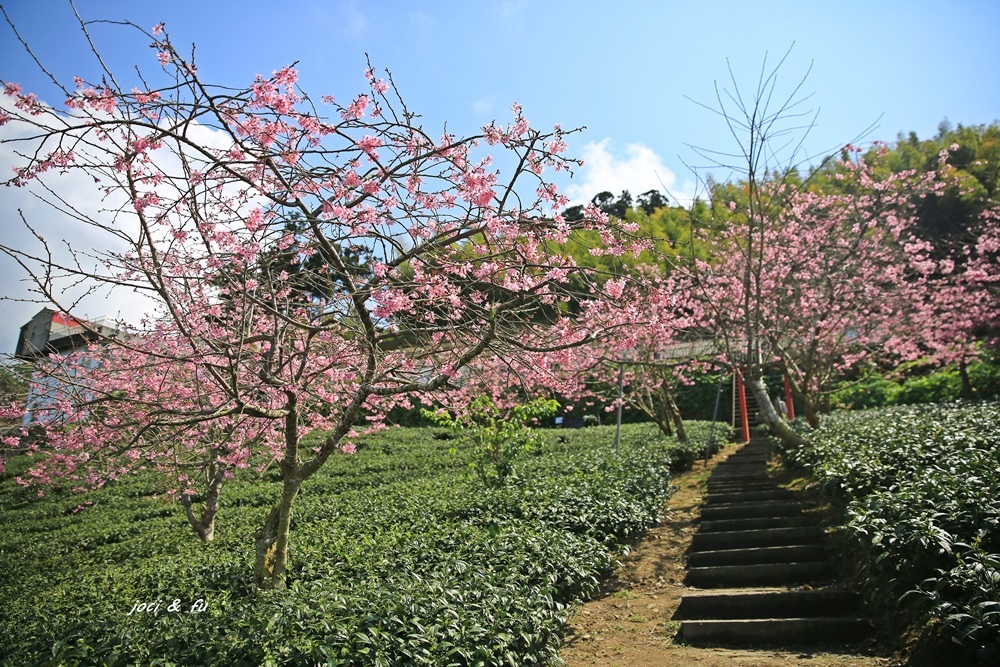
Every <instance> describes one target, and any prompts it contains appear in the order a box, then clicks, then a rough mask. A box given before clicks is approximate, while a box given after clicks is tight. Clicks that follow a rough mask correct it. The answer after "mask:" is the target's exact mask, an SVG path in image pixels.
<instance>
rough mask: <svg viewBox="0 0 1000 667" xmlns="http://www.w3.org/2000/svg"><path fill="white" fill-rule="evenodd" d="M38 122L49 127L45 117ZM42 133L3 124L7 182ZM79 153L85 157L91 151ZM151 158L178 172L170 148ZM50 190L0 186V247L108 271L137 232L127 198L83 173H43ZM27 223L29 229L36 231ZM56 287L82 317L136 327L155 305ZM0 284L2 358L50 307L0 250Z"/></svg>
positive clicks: (115, 293) (211, 137)
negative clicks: (109, 259)
mask: <svg viewBox="0 0 1000 667" xmlns="http://www.w3.org/2000/svg"><path fill="white" fill-rule="evenodd" d="M12 102H13V100H12V99H11V98H9V97H7V96H6V95H3V94H0V108H3V109H7V110H10V109H12V108H13V104H12ZM39 122H44V117H40V118H39ZM38 129H39V128H30V127H28V126H26V125H25V124H23V123H20V122H18V121H11V122H9V123H7V124H6V125H3V126H0V174H4V176H3V178H4V179H6V178H7V176H6V175H7V174H12V173H13V168H14V167H15V166H21V165H23V164H25V159H24V158H23V157H21V156H20V155H30V154H32V153H33V152H34V150H35V148H36V147H37V144H38V142H37V140H34V139H32V138H31V137H33V136H34V135H37V134H38ZM188 129H189V136H190V137H191V138H192V139H194V140H196V141H197V142H199V144H200V145H202V146H205V147H209V148H217V149H225V148H228V147H229V146H231V145H232V140H231V139H230V138H229V137H227V136H226V135H225V134H224V133H222V132H219V131H216V130H213V129H212V128H209V127H206V126H203V125H197V124H194V125H192V126H190V127H189V128H188ZM80 150H82V151H84V152H86V149H85V148H81V149H80ZM18 153H20V155H18ZM152 155H153V157H154V160H155V161H156V163H157V165H158V166H159V167H160V168H162V169H164V170H165V171H166V172H167V173H176V172H177V171H178V170H179V165H180V160H179V158H178V156H177V155H174V154H171V153H170V152H169V151H166V150H165V149H164V150H161V151H155V152H154V153H153V154H152ZM189 160H191V161H192V163H193V164H195V165H197V164H198V159H197V158H196V157H194V156H189ZM107 184H110V183H107ZM44 186H46V187H43V183H41V182H34V181H33V182H30V183H29V184H27V185H26V186H25V187H21V188H14V187H7V188H4V187H3V186H2V185H0V198H2V199H0V201H2V202H3V208H2V209H0V210H2V211H3V213H2V216H3V217H2V227H0V229H2V232H0V244H2V245H3V246H6V247H8V248H11V249H12V250H14V251H19V252H23V253H26V254H27V255H33V256H36V257H45V256H46V253H48V252H51V253H52V254H51V259H52V262H53V263H56V264H62V265H63V266H69V267H71V266H74V265H75V264H76V263H78V264H79V266H80V267H81V269H82V270H85V271H95V272H97V273H105V274H106V271H102V270H101V267H102V266H105V264H104V262H102V259H101V258H102V257H103V256H106V255H107V254H108V253H114V252H121V251H124V250H125V249H126V241H125V238H126V237H135V235H136V234H137V233H138V222H137V219H136V218H135V215H134V211H133V209H132V208H131V206H130V205H129V204H128V201H127V198H126V197H125V195H124V194H123V193H122V192H121V191H120V190H118V191H113V192H112V193H111V195H106V194H105V192H104V191H103V190H102V184H99V183H97V182H95V180H94V177H93V175H91V174H89V173H86V172H85V171H83V170H80V169H70V170H67V171H65V172H64V173H58V172H57V171H56V170H51V171H50V172H49V173H47V174H46V175H45V179H44ZM46 188H48V189H46ZM22 216H23V219H24V221H22ZM88 220H89V221H91V222H90V223H88V222H87V221H88ZM24 222H27V223H28V224H29V225H31V227H32V229H33V230H34V233H33V232H32V231H31V230H29V229H28V228H27V227H26V225H25V224H24ZM102 226H103V227H104V228H103V229H102V228H101V227H102ZM109 229H111V230H114V232H111V231H109ZM35 234H37V236H36V235H35ZM39 237H40V238H39ZM22 261H25V263H27V264H28V266H29V268H30V269H32V270H34V271H36V272H38V273H39V274H42V273H44V268H43V265H42V264H39V263H38V262H31V261H29V260H27V259H26V258H23V257H22ZM52 284H53V287H54V291H55V292H56V293H57V294H58V302H59V303H58V305H59V306H60V307H63V308H65V309H67V310H71V311H72V313H73V314H74V315H76V316H77V317H81V318H87V319H95V318H98V317H102V316H108V317H110V318H112V319H116V320H121V321H123V322H125V323H128V324H131V325H133V326H134V325H137V324H138V323H139V322H140V320H141V319H142V317H143V316H144V315H146V314H149V313H151V312H152V310H153V308H154V305H155V304H154V302H153V301H152V300H151V299H150V298H148V297H147V296H145V295H144V294H141V293H139V292H137V291H135V290H134V289H132V288H128V287H121V286H118V287H113V288H112V287H109V286H108V285H107V284H105V285H100V284H98V283H95V282H93V281H88V282H81V281H79V280H78V279H77V278H72V277H63V278H62V279H56V280H54V281H53V283H52ZM0 285H2V287H0V355H3V354H11V353H13V352H14V347H15V345H16V343H17V338H18V332H19V329H20V327H21V326H22V325H23V324H24V323H25V322H27V321H28V320H29V319H30V318H31V316H33V315H34V314H35V313H36V312H38V310H40V309H41V308H42V307H43V306H51V304H50V303H48V302H47V300H45V299H43V298H42V297H41V296H40V295H38V294H37V293H35V292H36V290H37V287H35V286H34V285H33V283H32V282H31V280H30V277H29V276H28V274H27V272H26V271H25V269H24V267H22V266H20V265H19V264H18V262H17V261H16V260H15V259H14V258H12V257H10V256H9V255H7V254H5V253H0Z"/></svg>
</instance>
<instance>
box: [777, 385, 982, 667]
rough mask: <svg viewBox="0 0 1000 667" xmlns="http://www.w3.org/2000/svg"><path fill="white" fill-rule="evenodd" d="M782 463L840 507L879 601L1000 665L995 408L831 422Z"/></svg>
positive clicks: (944, 408)
mask: <svg viewBox="0 0 1000 667" xmlns="http://www.w3.org/2000/svg"><path fill="white" fill-rule="evenodd" d="M786 454H787V456H789V457H790V458H791V459H792V460H793V461H794V462H797V463H799V464H804V465H806V466H807V467H809V468H811V469H812V471H813V473H814V474H815V476H816V477H817V478H818V479H819V480H820V482H821V483H822V484H823V485H824V487H825V489H826V490H827V491H828V492H831V493H834V494H836V495H839V496H840V497H841V498H843V499H845V500H846V501H847V506H846V511H847V527H848V529H849V530H850V531H851V532H852V533H853V534H854V535H855V536H856V537H857V539H858V541H859V543H860V545H861V547H862V548H863V550H864V552H865V559H864V560H865V565H864V569H863V575H864V576H865V577H866V578H867V580H868V581H869V583H870V584H871V585H872V586H873V588H874V589H875V591H876V592H877V593H878V594H880V595H881V596H883V598H888V599H892V600H897V599H898V600H901V601H902V603H901V604H902V605H903V606H904V607H905V608H907V609H909V610H911V611H912V612H913V614H914V618H915V619H917V620H919V619H921V618H928V617H929V616H934V617H937V618H938V619H940V620H941V621H942V623H943V624H944V626H945V628H946V631H947V632H949V633H951V634H952V636H953V638H954V640H955V641H956V642H958V643H960V644H961V645H963V646H966V647H969V648H971V649H973V650H975V651H976V652H978V653H979V655H980V657H982V658H986V659H987V660H997V659H1000V650H998V646H1000V404H997V403H983V404H970V405H965V406H959V405H933V406H928V405H924V406H919V407H918V406H899V407H894V408H883V409H878V410H862V411H855V412H842V413H835V414H833V415H830V416H829V417H828V418H827V419H826V420H825V421H824V422H823V424H822V428H820V429H819V430H818V431H816V432H814V433H812V434H810V442H809V445H808V446H807V447H805V448H803V449H801V450H797V451H791V452H787V453H786ZM994 664H995V663H994Z"/></svg>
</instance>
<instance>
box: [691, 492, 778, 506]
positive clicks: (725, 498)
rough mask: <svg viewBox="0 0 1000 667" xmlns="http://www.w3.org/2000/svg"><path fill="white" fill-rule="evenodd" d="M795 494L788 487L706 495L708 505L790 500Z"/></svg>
mask: <svg viewBox="0 0 1000 667" xmlns="http://www.w3.org/2000/svg"><path fill="white" fill-rule="evenodd" d="M795 497H796V496H795V494H794V493H792V492H791V491H789V490H788V489H780V488H775V489H760V490H756V491H742V492H739V491H719V492H715V491H713V492H710V493H708V494H707V495H706V496H705V503H706V504H708V505H714V504H721V505H725V504H728V503H745V502H754V501H758V500H790V499H792V498H795Z"/></svg>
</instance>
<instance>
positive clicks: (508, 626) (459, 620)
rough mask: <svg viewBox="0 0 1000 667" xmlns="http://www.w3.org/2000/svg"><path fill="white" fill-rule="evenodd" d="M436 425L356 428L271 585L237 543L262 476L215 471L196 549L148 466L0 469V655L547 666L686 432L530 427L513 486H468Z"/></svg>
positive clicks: (655, 515) (252, 515)
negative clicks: (49, 478) (570, 616)
mask: <svg viewBox="0 0 1000 667" xmlns="http://www.w3.org/2000/svg"><path fill="white" fill-rule="evenodd" d="M688 430H689V432H690V433H691V434H692V437H693V439H700V441H701V442H702V443H704V441H705V440H706V439H707V433H708V425H707V424H704V425H702V424H690V425H688ZM441 433H442V431H441V430H440V429H435V428H423V429H390V430H388V431H385V432H383V433H379V434H376V435H373V436H369V437H366V438H364V439H362V440H361V442H359V443H358V452H357V453H356V454H354V455H351V456H348V455H343V456H337V457H334V458H333V459H332V460H330V461H329V462H328V464H327V466H325V467H324V468H323V470H322V471H320V472H319V473H317V475H316V476H314V477H313V478H311V479H310V480H309V481H308V482H307V483H306V484H305V485H304V486H303V488H302V491H301V493H300V496H299V498H298V500H297V506H296V507H297V509H296V513H295V514H294V516H293V518H292V521H293V524H294V530H295V531H296V537H297V539H296V547H295V549H294V550H293V551H292V554H291V562H290V568H291V569H290V572H289V575H288V582H289V589H288V590H287V591H284V592H266V593H265V592H258V591H255V590H254V588H253V587H252V581H253V573H252V566H251V563H252V560H253V558H252V554H251V553H248V549H247V544H248V540H247V535H251V534H252V533H253V531H254V530H255V529H256V527H257V526H259V525H260V523H261V521H262V518H263V515H264V514H265V513H266V512H267V511H268V510H269V508H270V507H271V506H272V504H273V503H274V501H275V499H276V497H277V495H278V494H279V493H280V484H278V483H276V482H275V477H274V476H272V475H271V472H270V471H264V472H263V474H262V475H261V476H259V477H258V476H257V475H256V474H245V475H242V476H241V477H239V478H238V479H236V480H233V481H232V482H231V483H229V484H228V485H227V487H226V489H225V491H224V492H223V496H222V503H223V511H222V512H221V513H220V515H219V520H218V523H217V534H216V540H215V541H214V542H213V543H211V544H209V545H207V546H205V545H202V544H201V543H200V542H199V541H198V540H197V539H196V538H195V537H194V536H193V534H192V533H191V531H190V529H189V528H188V527H187V525H186V521H185V519H184V517H183V510H182V509H181V508H180V507H179V506H178V505H177V504H175V503H171V502H168V501H167V500H166V499H165V498H163V497H161V496H158V495H157V494H158V493H159V491H160V490H159V489H157V487H156V485H155V478H153V477H148V478H146V477H135V478H123V479H120V480H118V481H115V482H113V483H111V484H109V485H108V486H107V487H106V488H104V489H101V490H98V491H91V492H87V493H85V494H71V493H69V492H68V491H65V492H64V491H53V492H52V493H49V494H48V495H46V497H44V498H38V497H36V496H34V495H33V494H30V493H29V492H27V491H25V490H24V489H22V488H21V487H20V486H18V485H17V484H16V483H15V482H14V481H13V480H12V479H4V480H2V481H0V580H2V581H4V582H5V585H4V586H2V587H0V627H2V628H3V641H2V642H0V665H4V666H5V667H6V666H8V665H9V666H11V667H13V666H20V665H29V664H30V665H48V666H55V665H131V664H142V665H209V664H218V665H248V666H249V665H253V666H256V665H316V664H321V665H365V666H375V665H403V664H412V665H483V666H491V665H546V664H552V663H553V662H554V661H555V660H556V654H557V650H558V646H559V642H560V634H561V631H562V628H563V626H564V623H565V619H566V616H567V613H568V611H567V609H568V605H570V604H572V603H574V602H575V601H577V600H580V599H583V598H585V597H587V596H589V595H591V594H592V593H593V592H594V591H595V590H596V587H597V584H598V581H599V579H600V578H601V577H603V576H605V575H606V574H608V573H609V572H610V571H611V569H612V568H613V567H614V564H615V558H616V556H617V555H618V554H619V553H620V552H621V550H622V549H624V548H627V545H628V544H629V542H630V541H632V540H634V539H635V538H637V537H638V536H639V535H641V534H642V533H643V531H645V530H646V529H647V528H648V527H649V526H651V525H653V524H654V523H655V522H656V521H657V520H658V519H659V516H660V512H661V510H662V507H663V503H664V501H665V499H666V497H667V496H668V494H669V492H670V471H671V470H676V469H678V468H679V467H681V466H682V465H683V462H684V461H686V460H690V458H691V453H690V450H691V449H692V446H691V445H685V446H679V445H678V444H677V443H676V442H675V441H673V440H672V439H668V438H663V437H661V436H659V435H658V431H657V429H656V427H655V426H653V425H651V424H637V425H626V426H625V427H623V428H622V434H623V437H622V448H621V455H620V456H616V455H615V454H614V448H613V444H612V443H613V441H614V435H613V434H614V430H613V427H596V428H590V429H578V430H570V429H560V430H556V429H549V430H539V431H536V434H537V435H538V436H539V437H540V438H542V439H543V440H544V446H543V447H541V448H539V449H538V450H535V451H536V452H538V453H539V455H538V456H525V457H523V458H522V459H520V460H519V462H518V472H519V483H518V484H508V485H506V486H504V487H498V488H484V487H483V486H482V484H480V483H479V482H478V481H477V480H470V479H469V478H468V476H467V475H466V474H465V469H466V465H465V462H464V461H462V460H461V459H460V458H458V457H456V456H454V455H452V454H451V453H450V451H449V449H450V447H451V446H452V444H453V441H451V440H441V439H438V437H436V436H440V435H441ZM321 435H322V434H314V436H313V437H315V438H320V437H321ZM11 467H12V469H13V470H14V471H18V472H17V474H20V471H22V470H23V465H22V463H21V462H20V461H17V460H15V461H13V462H12V466H11ZM174 600H178V601H179V607H178V609H177V610H176V611H172V612H171V611H167V608H168V606H169V605H170V604H171V603H172V602H173V601H174ZM199 600H201V601H203V603H204V604H205V609H204V610H203V611H195V612H192V611H191V608H192V606H193V605H195V604H196V603H197V601H199ZM155 601H158V602H159V603H160V610H159V613H158V614H151V613H133V614H131V615H129V613H128V612H129V611H130V610H132V608H133V606H134V605H135V604H136V603H137V602H155Z"/></svg>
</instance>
